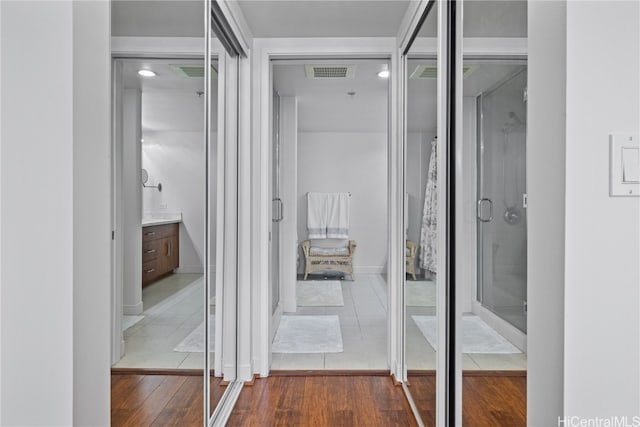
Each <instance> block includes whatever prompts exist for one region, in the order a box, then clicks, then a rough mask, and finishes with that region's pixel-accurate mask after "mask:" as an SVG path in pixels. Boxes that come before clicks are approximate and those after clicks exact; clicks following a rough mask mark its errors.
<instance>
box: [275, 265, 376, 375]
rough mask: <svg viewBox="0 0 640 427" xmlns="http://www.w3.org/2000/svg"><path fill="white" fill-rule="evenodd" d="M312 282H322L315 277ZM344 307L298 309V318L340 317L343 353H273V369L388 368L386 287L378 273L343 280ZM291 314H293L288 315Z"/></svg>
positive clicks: (358, 275) (357, 275)
mask: <svg viewBox="0 0 640 427" xmlns="http://www.w3.org/2000/svg"><path fill="white" fill-rule="evenodd" d="M312 279H313V280H322V278H318V276H313V277H312ZM340 283H342V293H343V298H344V306H343V307H298V311H297V312H296V313H295V314H296V315H301V316H304V315H313V314H316V315H320V314H333V315H338V316H339V317H340V328H341V332H342V344H343V348H344V351H343V352H342V353H305V354H292V353H273V354H272V361H271V369H273V370H321V369H327V370H333V369H336V370H346V369H349V370H357V369H376V370H378V369H388V364H387V285H386V283H385V280H384V278H383V277H382V276H381V275H379V274H356V275H355V280H354V281H350V280H341V281H340ZM288 314H292V313H288Z"/></svg>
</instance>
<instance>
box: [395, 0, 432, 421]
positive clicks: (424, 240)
mask: <svg viewBox="0 0 640 427" xmlns="http://www.w3.org/2000/svg"><path fill="white" fill-rule="evenodd" d="M437 3H439V2H436V5H435V6H434V7H432V8H431V10H430V11H429V14H428V15H427V17H426V19H425V21H424V23H423V24H422V26H421V28H420V29H419V31H418V35H417V37H416V38H415V40H414V42H413V44H412V46H411V49H410V50H409V52H408V55H407V62H406V88H407V95H406V96H407V98H406V105H407V107H406V108H407V109H406V119H407V136H406V144H405V180H406V186H405V191H406V194H405V227H406V230H405V232H406V247H405V270H406V279H405V287H404V290H405V316H406V319H405V324H406V366H407V370H408V379H409V383H410V384H411V386H410V388H409V390H410V391H411V396H412V398H413V400H414V402H415V404H416V407H417V410H418V412H419V415H420V417H421V418H422V421H423V423H424V424H425V425H435V422H436V351H437V333H436V331H437V324H436V287H437V285H436V284H437V280H438V279H439V275H438V271H437V267H436V264H437V255H438V253H437V245H438V235H437V224H438V222H439V221H440V218H438V200H437V197H436V192H437V189H438V179H437V173H436V172H437V167H438V159H437V155H436V151H437V146H438V134H437V133H438V132H437V130H438V72H437V55H436V46H437V42H436V41H437V25H436V24H437V14H438V6H437Z"/></svg>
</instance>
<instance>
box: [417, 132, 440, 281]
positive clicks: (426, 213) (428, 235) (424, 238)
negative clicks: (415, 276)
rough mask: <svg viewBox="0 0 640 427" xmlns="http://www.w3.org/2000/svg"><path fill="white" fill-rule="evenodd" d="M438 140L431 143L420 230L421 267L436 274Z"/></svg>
mask: <svg viewBox="0 0 640 427" xmlns="http://www.w3.org/2000/svg"><path fill="white" fill-rule="evenodd" d="M437 147H438V143H437V139H434V140H433V141H431V157H430V159H429V172H428V175H427V188H426V190H425V194H424V209H423V211H422V226H421V228H420V258H419V266H420V268H422V269H423V270H427V271H430V272H431V273H434V274H435V273H436V265H437V261H438V234H437V229H438V199H437V192H438V191H437V190H438V180H437V178H438V170H437V154H436V153H437Z"/></svg>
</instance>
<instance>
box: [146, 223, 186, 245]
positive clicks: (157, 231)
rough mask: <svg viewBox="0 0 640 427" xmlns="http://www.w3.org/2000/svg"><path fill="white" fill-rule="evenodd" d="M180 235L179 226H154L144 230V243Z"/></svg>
mask: <svg viewBox="0 0 640 427" xmlns="http://www.w3.org/2000/svg"><path fill="white" fill-rule="evenodd" d="M174 234H178V224H162V225H152V226H149V227H143V228H142V243H145V242H149V241H151V240H156V239H162V238H163V237H169V236H172V235H174Z"/></svg>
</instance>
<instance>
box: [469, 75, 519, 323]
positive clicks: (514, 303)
mask: <svg viewBox="0 0 640 427" xmlns="http://www.w3.org/2000/svg"><path fill="white" fill-rule="evenodd" d="M526 84H527V70H526V65H522V66H521V67H518V68H517V70H516V71H515V72H514V73H512V74H511V75H509V76H508V77H506V78H505V79H503V80H502V81H501V82H499V83H498V84H496V85H495V86H494V87H493V88H491V89H490V90H487V91H485V92H483V93H482V94H480V95H479V96H478V97H477V114H478V117H477V123H478V128H477V129H478V135H477V141H478V151H477V153H478V165H477V166H478V168H477V170H478V172H477V173H478V176H477V185H478V186H477V224H478V227H477V230H478V289H477V299H478V301H479V302H480V303H481V304H482V305H483V306H484V307H485V308H487V309H489V310H490V311H492V312H493V313H494V314H496V315H497V316H499V317H500V318H502V319H503V320H505V321H507V322H508V323H510V324H511V325H513V326H515V327H516V328H518V329H519V330H521V331H522V332H524V333H526V331H527V215H526V212H527V211H526V209H527V194H526V142H527V138H526V135H527V133H526V122H525V120H526V100H527V99H526V98H527V94H526V93H527V92H526Z"/></svg>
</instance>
